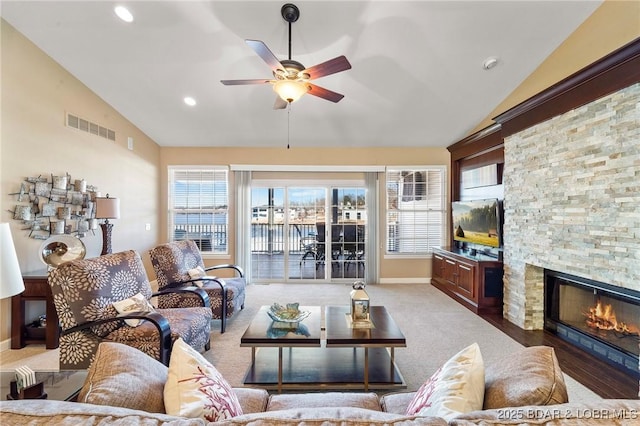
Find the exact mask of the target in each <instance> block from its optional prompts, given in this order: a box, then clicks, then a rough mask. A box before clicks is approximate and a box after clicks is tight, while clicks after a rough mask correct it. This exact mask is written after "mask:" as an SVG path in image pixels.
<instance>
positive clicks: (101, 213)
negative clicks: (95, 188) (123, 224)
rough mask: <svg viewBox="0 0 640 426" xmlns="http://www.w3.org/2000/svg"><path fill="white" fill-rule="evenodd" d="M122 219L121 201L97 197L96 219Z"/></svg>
mask: <svg viewBox="0 0 640 426" xmlns="http://www.w3.org/2000/svg"><path fill="white" fill-rule="evenodd" d="M119 217H120V199H119V198H109V194H107V196H106V197H96V219H118V218H119Z"/></svg>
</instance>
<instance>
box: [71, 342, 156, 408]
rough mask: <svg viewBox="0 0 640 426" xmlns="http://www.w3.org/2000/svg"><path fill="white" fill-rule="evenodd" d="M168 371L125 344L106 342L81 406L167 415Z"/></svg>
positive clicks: (87, 381) (80, 397)
mask: <svg viewBox="0 0 640 426" xmlns="http://www.w3.org/2000/svg"><path fill="white" fill-rule="evenodd" d="M166 381H167V367H166V366H165V365H163V364H162V363H160V362H158V361H156V360H155V359H153V358H151V357H150V356H149V355H147V354H145V353H143V352H141V351H139V350H138V349H136V348H132V347H131V346H127V345H123V344H121V343H113V342H103V343H100V345H99V346H98V349H97V351H96V356H95V358H94V360H93V362H92V363H91V366H90V367H89V371H88V373H87V378H86V379H85V382H84V385H83V386H82V389H81V390H80V393H79V395H78V402H86V403H89V404H96V405H109V406H113V407H126V408H131V409H134V410H144V411H148V412H151V413H164V412H165V410H164V398H163V390H164V383H165V382H166Z"/></svg>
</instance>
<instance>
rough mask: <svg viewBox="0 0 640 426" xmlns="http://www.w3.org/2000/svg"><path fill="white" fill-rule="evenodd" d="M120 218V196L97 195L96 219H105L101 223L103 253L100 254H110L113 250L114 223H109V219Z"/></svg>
mask: <svg viewBox="0 0 640 426" xmlns="http://www.w3.org/2000/svg"><path fill="white" fill-rule="evenodd" d="M118 218H120V200H119V199H118V198H110V197H109V194H107V196H106V197H96V219H105V221H104V223H101V224H100V227H101V228H102V253H100V255H105V254H109V253H111V252H112V250H111V231H112V230H113V224H112V223H109V219H118Z"/></svg>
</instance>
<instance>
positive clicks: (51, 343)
mask: <svg viewBox="0 0 640 426" xmlns="http://www.w3.org/2000/svg"><path fill="white" fill-rule="evenodd" d="M47 275H48V274H47V271H46V270H43V271H35V272H25V273H24V274H22V279H23V281H24V291H23V292H22V293H20V294H18V295H16V296H13V297H12V298H11V349H20V348H23V347H24V346H25V345H27V344H30V343H42V342H43V340H44V343H45V344H46V348H47V349H55V348H57V347H58V344H59V343H58V341H59V339H60V328H59V326H58V314H57V313H56V307H55V305H54V304H53V296H52V294H51V288H50V287H49V283H48V281H47ZM32 300H44V301H45V302H46V315H47V326H46V331H45V338H44V339H37V338H30V339H27V338H26V336H25V335H26V324H25V318H24V315H25V302H28V301H32Z"/></svg>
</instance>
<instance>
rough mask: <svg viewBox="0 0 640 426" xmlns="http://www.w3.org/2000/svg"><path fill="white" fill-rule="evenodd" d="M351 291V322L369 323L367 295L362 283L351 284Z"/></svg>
mask: <svg viewBox="0 0 640 426" xmlns="http://www.w3.org/2000/svg"><path fill="white" fill-rule="evenodd" d="M352 287H353V290H351V320H352V321H353V322H354V323H362V322H369V321H370V317H369V303H370V300H369V295H368V294H367V292H366V291H365V290H364V287H365V283H364V281H356V282H355V283H353V286H352Z"/></svg>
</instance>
